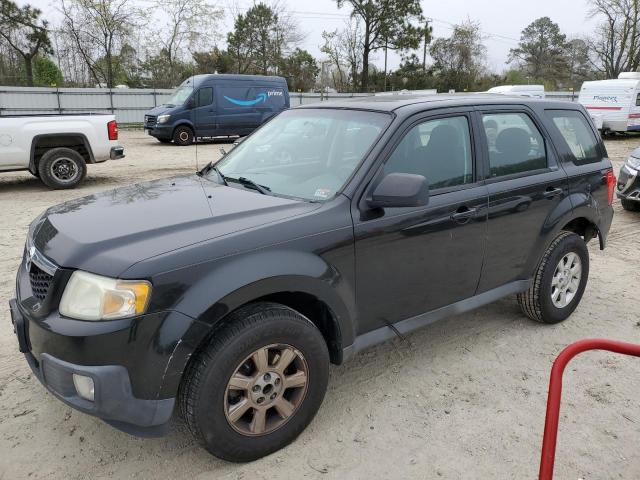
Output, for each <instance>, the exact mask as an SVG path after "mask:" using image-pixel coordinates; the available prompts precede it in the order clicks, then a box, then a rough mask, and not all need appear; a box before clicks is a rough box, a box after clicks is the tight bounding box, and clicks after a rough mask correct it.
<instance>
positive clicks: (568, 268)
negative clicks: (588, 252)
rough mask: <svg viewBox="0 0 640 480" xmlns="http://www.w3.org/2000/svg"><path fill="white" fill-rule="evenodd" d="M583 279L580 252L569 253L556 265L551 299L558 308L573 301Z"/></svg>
mask: <svg viewBox="0 0 640 480" xmlns="http://www.w3.org/2000/svg"><path fill="white" fill-rule="evenodd" d="M581 281H582V261H581V260H580V257H579V256H578V254H576V253H574V252H569V253H567V254H566V255H565V256H564V257H562V259H560V261H559V262H558V265H557V266H556V269H555V271H554V273H553V279H552V280H551V301H552V302H553V304H554V305H555V306H556V307H557V308H565V307H566V306H567V305H569V304H570V303H571V301H572V300H573V299H574V297H575V296H576V294H577V293H578V289H579V288H580V282H581Z"/></svg>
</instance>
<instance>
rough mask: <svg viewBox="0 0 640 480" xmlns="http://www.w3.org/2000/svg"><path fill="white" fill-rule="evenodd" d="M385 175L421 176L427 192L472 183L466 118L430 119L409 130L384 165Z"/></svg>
mask: <svg viewBox="0 0 640 480" xmlns="http://www.w3.org/2000/svg"><path fill="white" fill-rule="evenodd" d="M384 170H385V174H389V173H411V174H416V175H422V176H424V177H425V178H426V179H427V181H428V182H429V186H430V188H431V189H434V190H435V189H439V188H448V187H454V186H458V185H464V184H468V183H472V182H473V156H472V151H471V135H470V133H469V122H468V120H467V117H464V116H461V117H451V118H442V119H438V120H430V121H428V122H424V123H421V124H419V125H416V126H415V127H413V128H412V129H411V130H410V131H409V133H407V134H406V135H405V137H404V138H403V139H402V141H401V142H400V144H399V145H398V146H397V147H396V149H395V150H394V152H393V154H392V155H391V157H390V158H389V160H387V163H386V164H385V168H384Z"/></svg>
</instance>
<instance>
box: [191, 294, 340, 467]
mask: <svg viewBox="0 0 640 480" xmlns="http://www.w3.org/2000/svg"><path fill="white" fill-rule="evenodd" d="M328 366H329V354H328V351H327V346H326V343H325V341H324V338H323V337H322V334H321V333H320V331H319V330H318V329H317V328H316V326H315V325H314V324H313V323H311V322H310V321H309V320H308V319H307V318H305V317H304V316H302V315H300V314H299V313H297V312H296V311H294V310H292V309H290V308H288V307H285V306H283V305H279V304H274V303H256V304H253V305H249V306H247V307H244V308H242V309H240V310H238V311H237V312H234V313H232V314H231V315H230V317H229V318H228V319H227V320H225V326H224V327H223V328H221V329H220V330H218V331H216V332H215V334H214V335H213V336H212V338H211V340H210V342H209V343H208V344H207V345H206V346H205V347H204V348H203V349H202V350H201V351H200V352H199V353H197V354H196V355H195V357H194V359H193V361H192V362H191V363H190V365H189V368H188V370H187V372H186V373H185V377H184V380H183V383H182V385H181V388H180V394H179V397H180V407H181V410H182V415H183V416H184V418H185V420H186V423H187V425H188V427H189V429H190V430H191V432H192V433H193V435H194V436H195V438H196V439H197V440H198V441H199V442H200V443H201V444H202V445H203V446H204V447H205V448H206V449H207V450H208V451H209V452H210V453H212V454H213V455H215V456H217V457H219V458H222V459H224V460H229V461H232V462H247V461H251V460H256V459H258V458H260V457H263V456H265V455H268V454H270V453H273V452H275V451H276V450H279V449H280V448H282V447H284V446H286V445H288V444H289V443H290V442H292V441H293V440H294V439H295V438H296V437H297V436H298V435H299V434H300V433H301V432H302V431H303V430H304V429H305V428H306V426H307V425H308V424H309V422H311V420H312V419H313V417H314V416H315V414H316V412H317V411H318V409H319V408H320V405H321V403H322V400H323V398H324V394H325V391H326V388H327V381H328V374H329V368H328Z"/></svg>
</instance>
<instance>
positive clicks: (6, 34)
mask: <svg viewBox="0 0 640 480" xmlns="http://www.w3.org/2000/svg"><path fill="white" fill-rule="evenodd" d="M41 14H42V12H41V11H40V10H38V9H37V8H33V7H32V6H30V5H25V6H24V7H19V6H18V5H17V4H15V3H14V2H12V1H11V0H0V39H1V40H2V41H3V42H4V43H6V44H7V45H8V46H9V47H10V48H11V49H13V50H14V51H15V52H17V53H18V54H19V55H20V56H21V57H22V58H23V60H24V67H25V75H26V80H27V85H29V86H33V59H34V58H35V57H36V56H37V55H38V54H40V53H43V54H48V53H53V50H52V48H51V40H50V39H49V32H48V30H47V26H48V22H47V21H46V20H43V19H41V18H40V15H41Z"/></svg>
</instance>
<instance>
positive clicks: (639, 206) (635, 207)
mask: <svg viewBox="0 0 640 480" xmlns="http://www.w3.org/2000/svg"><path fill="white" fill-rule="evenodd" d="M620 203H622V208H624V209H625V210H627V211H629V212H640V202H635V201H633V200H626V199H624V198H621V199H620Z"/></svg>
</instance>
